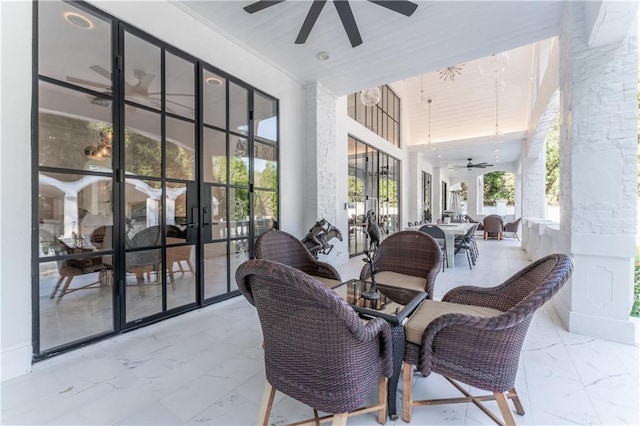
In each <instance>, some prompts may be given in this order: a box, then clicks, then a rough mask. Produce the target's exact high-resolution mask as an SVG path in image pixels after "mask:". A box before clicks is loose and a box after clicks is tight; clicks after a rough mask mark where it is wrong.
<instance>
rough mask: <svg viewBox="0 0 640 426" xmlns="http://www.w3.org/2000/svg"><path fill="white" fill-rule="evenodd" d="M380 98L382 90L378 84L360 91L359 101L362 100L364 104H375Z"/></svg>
mask: <svg viewBox="0 0 640 426" xmlns="http://www.w3.org/2000/svg"><path fill="white" fill-rule="evenodd" d="M381 98H382V92H381V91H380V88H379V87H378V86H374V87H371V88H369V89H365V90H362V91H361V92H360V101H362V103H363V104H364V105H365V106H374V105H377V104H378V102H380V99H381Z"/></svg>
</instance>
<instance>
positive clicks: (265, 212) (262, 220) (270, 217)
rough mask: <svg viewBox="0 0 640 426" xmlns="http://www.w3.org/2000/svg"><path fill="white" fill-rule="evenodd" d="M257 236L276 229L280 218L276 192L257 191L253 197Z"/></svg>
mask: <svg viewBox="0 0 640 426" xmlns="http://www.w3.org/2000/svg"><path fill="white" fill-rule="evenodd" d="M253 199H254V200H255V207H254V227H255V236H256V237H257V236H258V235H260V234H262V233H264V232H267V231H268V230H269V229H272V228H274V225H275V223H276V218H277V217H278V193H277V192H274V191H256V192H255V193H254V195H253Z"/></svg>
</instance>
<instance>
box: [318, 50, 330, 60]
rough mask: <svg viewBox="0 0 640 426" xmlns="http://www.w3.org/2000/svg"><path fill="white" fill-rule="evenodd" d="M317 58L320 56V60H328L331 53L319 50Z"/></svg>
mask: <svg viewBox="0 0 640 426" xmlns="http://www.w3.org/2000/svg"><path fill="white" fill-rule="evenodd" d="M316 58H318V60H319V61H328V60H329V58H331V55H329V52H318V54H317V55H316Z"/></svg>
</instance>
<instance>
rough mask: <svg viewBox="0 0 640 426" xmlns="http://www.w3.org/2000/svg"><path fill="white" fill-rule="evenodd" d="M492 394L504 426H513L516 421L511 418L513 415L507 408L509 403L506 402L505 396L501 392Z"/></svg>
mask: <svg viewBox="0 0 640 426" xmlns="http://www.w3.org/2000/svg"><path fill="white" fill-rule="evenodd" d="M493 394H494V396H495V397H496V402H497V403H498V407H499V408H500V412H501V413H502V417H504V421H505V424H506V426H515V425H516V419H514V418H513V413H512V412H511V409H510V408H509V402H508V401H507V397H506V395H505V394H504V393H503V392H494V393H493Z"/></svg>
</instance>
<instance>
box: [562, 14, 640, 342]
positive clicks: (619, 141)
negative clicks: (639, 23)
mask: <svg viewBox="0 0 640 426" xmlns="http://www.w3.org/2000/svg"><path fill="white" fill-rule="evenodd" d="M621 7H622V8H623V9H624V8H627V9H628V10H626V11H624V10H623V11H622V12H623V13H619V12H620V10H618V9H620V8H621ZM612 8H613V9H616V10H611V9H612ZM636 11H637V4H634V3H631V2H629V3H625V2H596V3H594V4H587V3H583V2H579V3H578V2H568V3H567V5H566V13H565V15H564V18H563V24H562V26H563V29H562V33H561V35H560V49H561V56H560V57H561V59H560V93H561V101H560V112H561V116H560V120H561V129H560V130H561V136H560V185H561V187H560V205H561V223H560V232H561V234H562V235H563V238H564V239H565V245H566V249H567V251H568V252H569V253H570V254H571V255H572V256H573V258H574V260H575V270H574V273H573V276H572V279H571V281H570V283H568V285H566V286H565V288H564V289H563V292H562V293H561V296H560V297H559V298H556V307H557V308H558V311H559V313H560V316H561V317H562V318H563V319H564V320H565V321H566V322H567V324H568V326H569V329H570V330H571V331H573V332H576V333H580V334H585V335H590V336H595V337H600V338H605V339H609V340H614V341H619V342H623V343H629V344H631V343H633V342H634V334H635V333H634V331H635V330H634V324H633V323H632V322H631V321H629V312H630V310H631V306H632V301H633V298H632V294H633V261H634V257H635V235H636V202H637V165H636V164H637V157H636V156H637V149H638V147H637V144H638V140H637V120H638V109H637V84H638V76H637V72H638V48H637V35H636V31H637V29H636V24H635V16H636V14H635V13H636ZM613 12H615V13H613ZM629 17H631V20H630V22H629V19H630V18H629ZM607 26H610V29H611V31H603V29H607V28H606V27H607ZM625 27H626V28H625ZM621 30H623V31H621ZM612 33H614V34H616V33H618V34H619V35H620V37H619V39H611V34H612Z"/></svg>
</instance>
